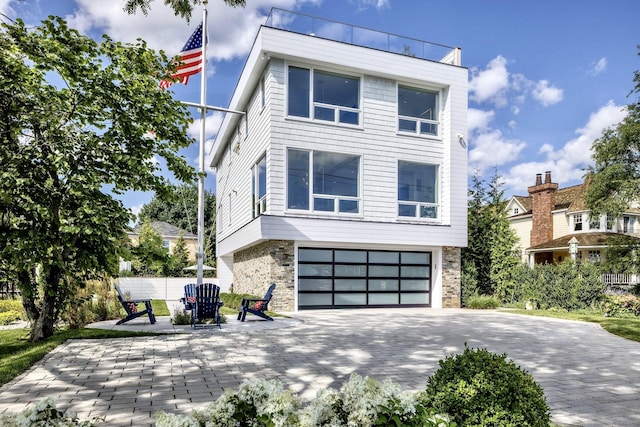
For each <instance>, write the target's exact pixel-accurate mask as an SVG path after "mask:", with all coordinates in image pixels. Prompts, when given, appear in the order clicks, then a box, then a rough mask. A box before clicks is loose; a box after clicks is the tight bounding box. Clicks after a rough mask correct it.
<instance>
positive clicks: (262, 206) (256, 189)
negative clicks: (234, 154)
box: [251, 156, 267, 218]
mask: <svg viewBox="0 0 640 427" xmlns="http://www.w3.org/2000/svg"><path fill="white" fill-rule="evenodd" d="M251 192H252V193H251V198H252V201H253V217H254V218H256V217H258V216H260V215H262V214H263V213H265V212H266V210H267V157H266V156H262V158H260V160H258V162H257V163H256V164H255V165H253V168H252V170H251Z"/></svg>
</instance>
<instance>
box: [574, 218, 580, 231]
mask: <svg viewBox="0 0 640 427" xmlns="http://www.w3.org/2000/svg"><path fill="white" fill-rule="evenodd" d="M573 231H582V214H574V215H573Z"/></svg>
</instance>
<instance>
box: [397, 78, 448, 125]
mask: <svg viewBox="0 0 640 427" xmlns="http://www.w3.org/2000/svg"><path fill="white" fill-rule="evenodd" d="M398 131H400V132H410V133H414V134H417V135H432V136H437V135H438V93H437V92H434V91H428V90H422V89H416V88H411V87H406V86H398Z"/></svg>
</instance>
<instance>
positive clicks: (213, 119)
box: [187, 110, 224, 139]
mask: <svg viewBox="0 0 640 427" xmlns="http://www.w3.org/2000/svg"><path fill="white" fill-rule="evenodd" d="M196 111H197V110H196ZM193 117H195V120H194V121H193V123H191V124H190V125H189V128H188V129H187V135H189V136H190V137H191V138H196V139H198V138H200V113H197V112H196V113H194V114H193ZM222 119H224V113H222V112H220V111H215V112H213V113H210V114H207V116H206V117H205V119H204V128H205V135H204V136H205V138H214V137H215V135H216V134H217V133H218V129H220V124H221V123H222Z"/></svg>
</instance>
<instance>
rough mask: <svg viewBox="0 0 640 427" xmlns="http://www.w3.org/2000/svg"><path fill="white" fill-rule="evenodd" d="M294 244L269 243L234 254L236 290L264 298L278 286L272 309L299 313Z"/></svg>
mask: <svg viewBox="0 0 640 427" xmlns="http://www.w3.org/2000/svg"><path fill="white" fill-rule="evenodd" d="M294 260H295V258H294V245H293V241H290V240H269V241H266V242H262V243H259V244H257V245H255V246H252V247H250V248H248V249H245V250H242V251H239V252H236V253H235V254H234V255H233V291H234V292H236V293H239V294H244V293H246V294H253V295H259V296H262V295H264V293H265V292H266V291H267V288H268V287H269V285H271V284H272V283H275V284H276V289H275V291H274V293H273V299H272V300H271V303H270V304H269V308H270V309H271V310H273V311H294V310H295V305H294V304H295V295H294V281H295V277H294V275H295V265H294Z"/></svg>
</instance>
